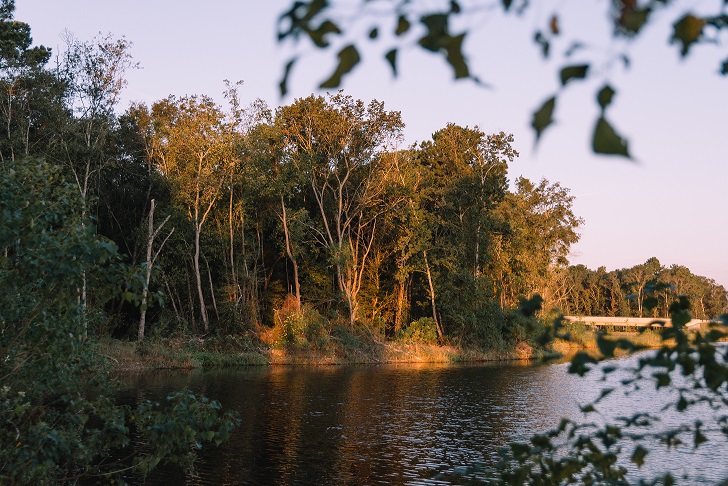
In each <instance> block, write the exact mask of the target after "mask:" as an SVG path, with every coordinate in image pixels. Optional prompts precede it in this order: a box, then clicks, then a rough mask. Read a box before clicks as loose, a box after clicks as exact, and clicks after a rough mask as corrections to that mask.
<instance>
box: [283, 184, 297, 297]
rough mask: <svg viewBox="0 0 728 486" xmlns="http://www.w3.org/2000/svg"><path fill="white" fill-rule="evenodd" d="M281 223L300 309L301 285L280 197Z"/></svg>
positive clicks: (284, 205)
mask: <svg viewBox="0 0 728 486" xmlns="http://www.w3.org/2000/svg"><path fill="white" fill-rule="evenodd" d="M281 211H282V215H281V221H282V222H283V234H284V235H285V238H286V254H287V255H288V258H289V259H290V260H291V264H292V265H293V287H294V291H295V295H296V309H300V308H301V284H300V282H299V280H298V262H297V261H296V257H295V256H293V250H292V248H291V239H290V235H289V232H288V216H287V214H286V203H285V201H284V200H283V196H281Z"/></svg>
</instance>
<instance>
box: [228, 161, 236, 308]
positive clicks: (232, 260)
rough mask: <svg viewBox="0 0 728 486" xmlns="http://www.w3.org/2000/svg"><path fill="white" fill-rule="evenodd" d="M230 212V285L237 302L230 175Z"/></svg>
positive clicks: (231, 180)
mask: <svg viewBox="0 0 728 486" xmlns="http://www.w3.org/2000/svg"><path fill="white" fill-rule="evenodd" d="M229 209H230V212H229V218H228V221H229V230H230V277H231V281H230V283H231V284H232V286H233V293H232V300H233V302H236V303H237V301H238V272H237V269H236V268H235V237H234V233H233V231H234V228H233V175H232V173H231V174H230V208H229Z"/></svg>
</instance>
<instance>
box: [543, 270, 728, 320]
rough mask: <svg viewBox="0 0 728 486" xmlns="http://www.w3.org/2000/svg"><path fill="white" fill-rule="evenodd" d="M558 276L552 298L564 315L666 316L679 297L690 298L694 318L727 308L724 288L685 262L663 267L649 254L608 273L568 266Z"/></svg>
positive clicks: (708, 315)
mask: <svg viewBox="0 0 728 486" xmlns="http://www.w3.org/2000/svg"><path fill="white" fill-rule="evenodd" d="M559 281H560V287H559V293H558V297H556V300H557V301H558V302H559V304H560V305H559V306H560V308H561V309H562V311H563V312H564V313H565V314H567V315H575V316H588V315H591V316H626V317H661V318H667V317H669V316H670V306H671V305H672V303H673V302H675V301H677V300H678V298H679V297H681V296H682V297H687V298H688V299H689V300H690V302H691V303H692V309H691V310H692V312H693V315H694V316H695V317H696V318H697V319H714V318H716V317H718V316H720V315H721V314H724V313H725V312H726V310H727V309H728V300H727V299H726V289H725V287H723V286H722V285H719V284H718V283H716V282H715V280H713V279H710V278H707V277H702V276H700V275H695V274H693V273H692V272H691V271H690V270H689V269H688V268H687V267H685V266H682V265H671V266H669V267H665V266H664V265H662V264H660V261H659V260H658V259H657V258H655V257H652V258H649V259H648V260H647V261H646V262H645V263H641V264H638V265H635V266H633V267H631V268H624V269H620V270H613V271H611V272H607V270H606V269H605V268H604V267H599V268H598V269H597V270H589V269H588V268H586V267H585V266H584V265H575V266H570V267H569V268H568V269H567V270H566V271H564V272H562V273H561V275H560V276H559Z"/></svg>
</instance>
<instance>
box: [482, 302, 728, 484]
mask: <svg viewBox="0 0 728 486" xmlns="http://www.w3.org/2000/svg"><path fill="white" fill-rule="evenodd" d="M689 308H690V304H689V301H688V299H687V298H685V297H682V298H680V299H678V300H677V301H676V302H675V303H674V304H673V305H672V306H671V308H670V312H671V318H672V322H673V324H674V325H673V327H665V328H664V329H663V330H662V331H661V338H662V345H661V347H660V349H658V350H657V351H654V352H646V353H644V354H641V355H640V356H639V359H637V360H636V365H635V366H634V367H633V368H624V367H623V366H622V367H620V366H619V364H618V363H616V364H614V365H612V364H611V363H610V362H608V361H606V362H604V363H602V365H601V366H596V363H597V359H595V358H594V357H592V356H590V355H589V354H586V353H583V352H582V353H579V354H577V355H576V356H575V357H574V358H573V360H572V362H571V367H570V369H569V371H570V372H571V373H576V374H579V375H580V376H583V375H584V374H586V373H599V372H601V373H602V375H603V381H605V382H607V383H609V384H610V385H612V386H609V387H607V388H604V389H603V390H602V391H601V393H600V394H599V396H598V397H597V398H596V399H595V400H594V401H593V402H591V403H587V404H584V405H580V408H581V411H582V412H583V413H584V414H585V417H588V418H589V420H587V421H583V422H582V421H578V420H570V419H563V420H562V421H561V423H560V424H559V426H558V427H556V428H555V429H552V430H548V431H545V432H542V433H538V434H536V435H534V436H532V437H531V438H530V440H529V441H528V442H516V443H512V444H509V445H508V447H506V448H504V449H503V450H502V452H501V462H500V463H499V464H498V472H497V473H496V474H495V476H494V478H493V481H494V482H495V483H496V484H526V483H528V484H572V483H581V484H633V483H635V479H634V478H633V476H632V475H633V474H635V473H634V472H630V469H632V470H633V471H634V470H635V469H638V468H640V467H642V466H643V465H644V464H645V463H646V462H648V461H649V460H650V454H651V453H652V451H654V450H655V449H656V448H660V447H664V448H667V449H671V448H677V447H680V446H689V447H692V448H694V449H696V450H698V451H699V448H700V447H701V445H703V444H704V443H705V442H707V441H709V440H726V439H728V428H726V423H728V413H726V407H728V401H727V400H726V396H727V395H728V354H727V353H726V350H727V349H728V348H726V346H723V345H719V344H717V343H716V341H718V340H719V339H724V338H726V337H728V334H727V333H726V327H725V325H726V324H728V316H723V317H722V318H721V320H720V322H716V323H714V324H713V325H712V326H711V327H710V329H709V330H707V331H702V330H701V331H698V332H689V331H687V330H686V329H685V327H684V325H685V324H686V323H687V322H689V321H690V319H691V318H692V316H691V314H690V311H689ZM554 332H555V333H556V335H560V336H561V337H567V336H564V335H563V334H560V333H561V326H560V321H559V319H557V320H555V321H554ZM597 343H598V346H599V351H600V353H601V354H602V356H603V358H604V359H608V358H611V357H613V356H614V355H615V352H617V351H618V350H622V351H627V352H634V351H635V350H637V347H635V345H634V344H633V343H632V342H630V341H629V340H624V339H622V340H617V341H613V340H608V339H606V338H605V337H604V336H603V335H600V336H598V338H597ZM610 377H611V378H614V379H610ZM649 386H654V387H656V388H657V389H658V390H661V389H665V390H667V393H668V395H667V398H666V399H667V401H666V402H665V403H663V404H662V406H661V407H660V408H659V409H657V410H654V411H652V410H647V411H645V410H637V411H635V412H634V413H632V414H631V415H626V416H616V417H615V416H614V414H613V413H608V405H607V404H606V403H605V402H607V401H608V397H609V396H610V395H612V394H618V393H624V394H625V395H630V394H631V395H637V396H638V395H639V390H641V389H644V388H645V387H649ZM662 396H663V395H661V397H662ZM688 409H690V410H693V409H697V410H699V411H700V412H699V413H700V415H699V416H700V418H699V419H695V420H688V419H687V418H685V416H684V415H683V414H684V413H685V411H686V410H688ZM670 414H674V415H677V416H678V420H677V421H674V422H670V421H667V422H665V423H663V422H662V421H661V419H665V420H667V419H666V417H667V416H669V415H670ZM637 474H639V472H638V473H637ZM683 479H687V478H683ZM676 480H677V478H675V477H674V476H673V475H672V474H671V472H670V471H665V472H664V474H663V473H660V474H659V475H658V476H657V477H654V478H643V479H640V484H657V483H661V484H675V481H676Z"/></svg>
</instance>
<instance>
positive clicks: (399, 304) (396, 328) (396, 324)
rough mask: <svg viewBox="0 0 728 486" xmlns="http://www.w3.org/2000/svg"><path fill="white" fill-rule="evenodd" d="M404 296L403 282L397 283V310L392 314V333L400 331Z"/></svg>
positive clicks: (402, 319)
mask: <svg viewBox="0 0 728 486" xmlns="http://www.w3.org/2000/svg"><path fill="white" fill-rule="evenodd" d="M405 295H406V289H405V282H399V285H398V289H397V308H396V311H395V314H394V333H395V334H397V333H398V332H399V330H400V329H402V326H403V321H404V300H405Z"/></svg>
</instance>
